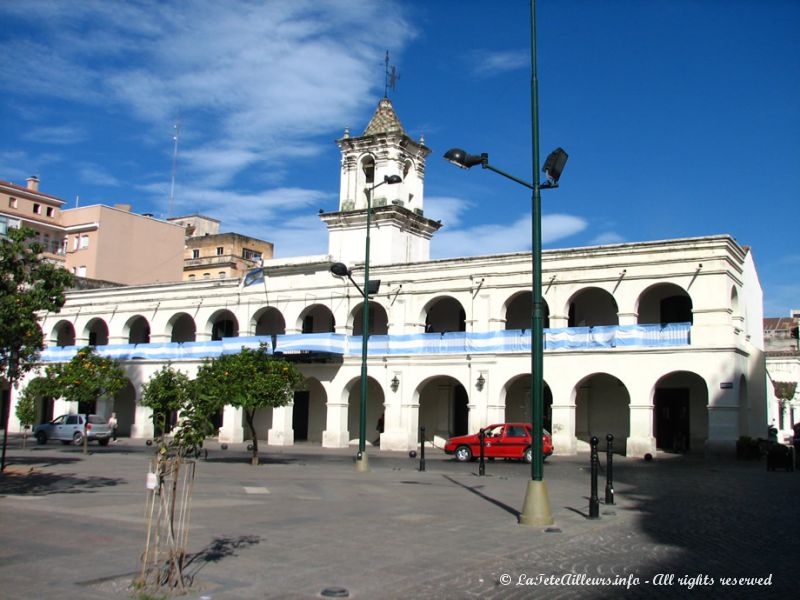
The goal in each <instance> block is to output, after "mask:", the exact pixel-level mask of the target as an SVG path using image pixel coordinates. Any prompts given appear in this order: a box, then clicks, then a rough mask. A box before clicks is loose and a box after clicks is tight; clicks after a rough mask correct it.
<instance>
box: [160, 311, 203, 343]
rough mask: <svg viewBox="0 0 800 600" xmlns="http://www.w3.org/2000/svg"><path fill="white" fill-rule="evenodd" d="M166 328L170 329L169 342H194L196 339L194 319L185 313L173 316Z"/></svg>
mask: <svg viewBox="0 0 800 600" xmlns="http://www.w3.org/2000/svg"><path fill="white" fill-rule="evenodd" d="M167 326H168V327H169V329H170V341H171V342H177V343H183V342H194V341H195V340H196V339H197V326H196V325H195V323H194V319H193V318H192V317H190V316H189V315H187V314H186V313H178V314H176V315H173V316H172V318H171V319H170V320H169V323H168V324H167Z"/></svg>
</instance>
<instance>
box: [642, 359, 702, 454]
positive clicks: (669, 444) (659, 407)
mask: <svg viewBox="0 0 800 600" xmlns="http://www.w3.org/2000/svg"><path fill="white" fill-rule="evenodd" d="M653 435H654V436H655V438H656V448H658V449H659V450H663V451H665V452H703V451H704V450H705V444H706V440H707V439H708V385H707V384H706V382H705V380H704V379H703V378H702V377H700V376H699V375H697V374H696V373H692V372H689V371H677V372H674V373H669V374H668V375H664V376H663V377H661V378H660V379H659V380H658V381H657V382H656V386H655V392H654V394H653Z"/></svg>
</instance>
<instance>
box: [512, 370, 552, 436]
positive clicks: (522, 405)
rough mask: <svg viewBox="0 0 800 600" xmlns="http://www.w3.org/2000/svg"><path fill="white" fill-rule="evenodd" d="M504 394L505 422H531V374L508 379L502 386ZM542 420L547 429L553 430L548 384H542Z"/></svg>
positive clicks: (550, 393)
mask: <svg viewBox="0 0 800 600" xmlns="http://www.w3.org/2000/svg"><path fill="white" fill-rule="evenodd" d="M503 393H504V394H505V405H506V410H505V421H506V423H530V422H531V410H532V408H533V407H532V405H531V376H530V374H523V375H517V376H516V377H514V378H512V379H509V380H508V381H507V382H506V384H505V386H503ZM542 416H543V418H542V422H543V423H544V428H545V429H546V430H547V431H553V429H552V423H553V392H551V391H550V386H549V385H547V383H545V384H544V413H543V415H542Z"/></svg>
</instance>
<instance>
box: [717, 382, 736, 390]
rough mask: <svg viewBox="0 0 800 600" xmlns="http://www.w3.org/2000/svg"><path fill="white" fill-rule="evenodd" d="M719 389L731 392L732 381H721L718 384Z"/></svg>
mask: <svg viewBox="0 0 800 600" xmlns="http://www.w3.org/2000/svg"><path fill="white" fill-rule="evenodd" d="M719 389H721V390H731V389H733V382H732V381H723V382H722V383H720V384H719Z"/></svg>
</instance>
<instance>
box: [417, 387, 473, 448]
mask: <svg viewBox="0 0 800 600" xmlns="http://www.w3.org/2000/svg"><path fill="white" fill-rule="evenodd" d="M418 390H419V426H420V427H425V438H426V439H427V440H433V439H434V438H435V437H438V438H441V440H446V439H447V438H449V437H453V436H455V435H466V434H468V433H470V432H469V407H468V403H469V397H468V395H467V390H466V389H464V386H463V385H461V383H460V382H459V381H458V380H457V379H455V378H453V377H449V376H447V375H441V376H438V377H433V378H431V379H428V380H427V381H424V382H423V383H422V384H420V386H419V388H418ZM441 440H439V441H441Z"/></svg>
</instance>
